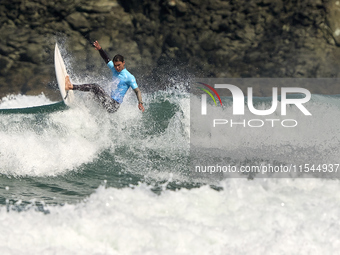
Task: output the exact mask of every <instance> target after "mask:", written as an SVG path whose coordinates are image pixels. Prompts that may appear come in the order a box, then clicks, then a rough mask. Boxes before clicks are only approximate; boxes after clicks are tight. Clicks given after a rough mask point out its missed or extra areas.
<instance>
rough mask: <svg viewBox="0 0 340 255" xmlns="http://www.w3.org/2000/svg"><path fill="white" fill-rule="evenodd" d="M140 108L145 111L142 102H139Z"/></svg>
mask: <svg viewBox="0 0 340 255" xmlns="http://www.w3.org/2000/svg"><path fill="white" fill-rule="evenodd" d="M138 109H139V110H141V111H142V112H144V111H145V109H144V106H143V104H142V103H139V104H138Z"/></svg>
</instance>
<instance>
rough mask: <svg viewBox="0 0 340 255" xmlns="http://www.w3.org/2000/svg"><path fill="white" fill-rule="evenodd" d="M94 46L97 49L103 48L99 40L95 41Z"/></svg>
mask: <svg viewBox="0 0 340 255" xmlns="http://www.w3.org/2000/svg"><path fill="white" fill-rule="evenodd" d="M93 46H94V48H95V49H96V50H101V49H102V47H100V45H99V42H98V41H95V42H94V43H93Z"/></svg>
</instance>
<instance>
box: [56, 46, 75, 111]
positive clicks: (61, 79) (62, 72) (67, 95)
mask: <svg viewBox="0 0 340 255" xmlns="http://www.w3.org/2000/svg"><path fill="white" fill-rule="evenodd" d="M54 67H55V74H56V76H57V82H58V86H59V90H60V94H61V96H62V98H63V100H64V103H65V104H66V105H68V106H70V105H71V104H72V102H73V101H74V94H73V91H72V90H69V91H66V90H65V77H66V75H67V71H66V67H65V63H64V60H63V58H62V57H61V54H60V51H59V48H58V44H55V50H54Z"/></svg>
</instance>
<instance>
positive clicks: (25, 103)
mask: <svg viewBox="0 0 340 255" xmlns="http://www.w3.org/2000/svg"><path fill="white" fill-rule="evenodd" d="M52 103H54V102H53V101H51V100H50V99H48V98H47V97H46V96H45V95H44V93H41V94H40V95H38V96H27V95H20V94H19V95H8V96H5V97H3V98H2V99H1V100H0V109H14V108H25V107H33V106H41V105H48V104H52Z"/></svg>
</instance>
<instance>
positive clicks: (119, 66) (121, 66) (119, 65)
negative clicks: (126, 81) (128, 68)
mask: <svg viewBox="0 0 340 255" xmlns="http://www.w3.org/2000/svg"><path fill="white" fill-rule="evenodd" d="M113 65H114V67H115V69H116V71H117V72H121V71H122V70H123V69H124V66H125V61H123V62H122V61H116V62H113Z"/></svg>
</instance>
